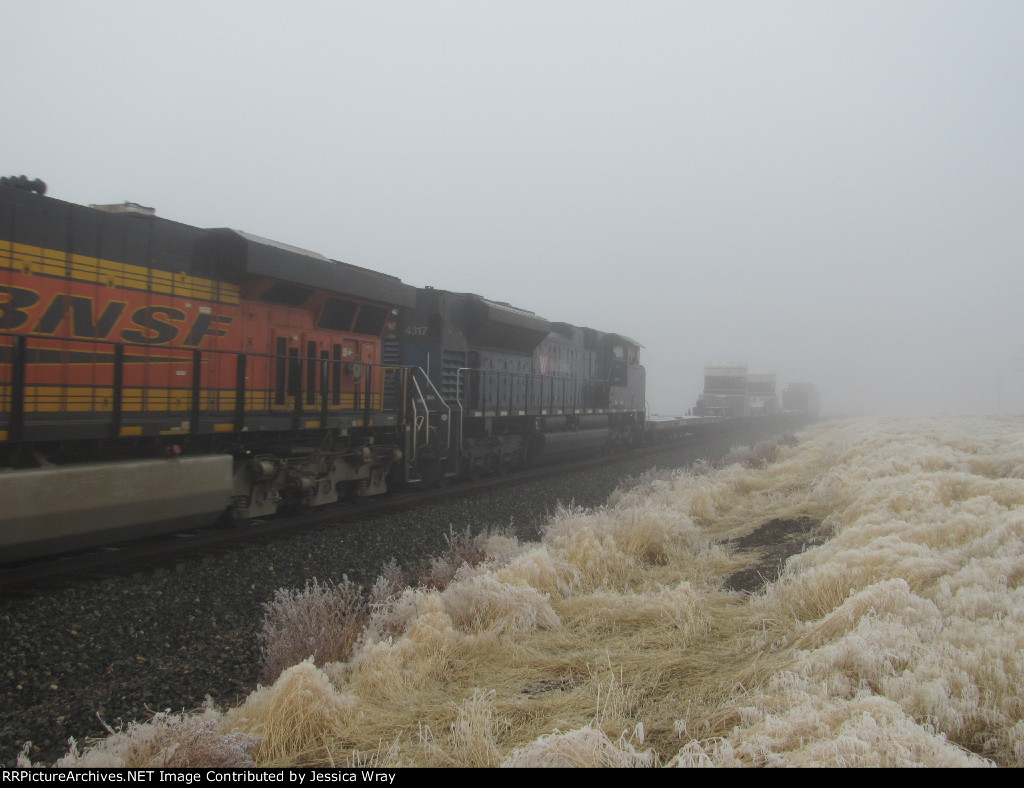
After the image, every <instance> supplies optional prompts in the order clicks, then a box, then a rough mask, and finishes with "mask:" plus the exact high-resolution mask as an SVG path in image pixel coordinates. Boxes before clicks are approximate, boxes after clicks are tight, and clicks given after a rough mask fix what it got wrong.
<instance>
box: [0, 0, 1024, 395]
mask: <svg viewBox="0 0 1024 788" xmlns="http://www.w3.org/2000/svg"><path fill="white" fill-rule="evenodd" d="M0 14H2V16H0V19H2V20H3V27H4V44H3V47H2V48H0V69H2V71H0V74H2V75H3V79H0V102H2V103H0V107H2V110H0V175H19V174H25V175H27V176H28V177H30V178H42V179H43V180H44V181H46V182H47V184H48V185H49V192H48V194H49V195H50V196H53V197H57V198H59V199H64V200H69V201H71V202H78V203H84V204H88V203H113V202H123V201H126V200H128V201H133V202H138V203H141V204H143V205H147V206H152V207H154V208H156V210H157V213H158V214H159V215H160V216H163V217H166V218H169V219H174V220H177V221H181V222H185V223H188V224H194V225H197V226H203V227H232V228H235V229H239V230H245V231H248V232H252V233H256V234H258V235H262V236H265V237H268V238H273V239H275V240H278V241H282V242H285V243H289V244H293V245H296V246H300V247H304V248H307V249H311V250H314V251H316V252H319V253H322V254H325V255H327V256H329V257H332V258H335V259H340V260H345V261H347V262H350V263H354V264H357V265H361V266H365V267H368V268H372V269H375V270H379V271H384V272H387V273H390V274H394V275H396V276H399V277H401V278H402V280H403V281H405V282H407V283H409V284H412V285H417V286H423V285H433V286H435V287H438V288H445V289H450V290H458V291H471V292H477V293H479V294H481V295H484V296H486V297H489V298H492V299H496V300H502V301H508V302H510V303H512V304H514V305H516V306H519V307H522V308H525V309H530V310H532V311H534V312H536V313H538V314H540V315H542V316H544V317H546V318H548V319H550V320H559V321H566V322H570V323H575V324H577V325H586V326H591V327H594V328H597V329H600V330H604V331H615V332H618V333H622V334H626V335H627V336H630V337H632V338H634V339H636V340H638V341H639V342H641V343H642V344H643V345H644V346H645V348H646V350H645V351H644V355H643V360H644V363H645V365H646V366H647V378H648V402H649V405H650V409H651V411H652V412H656V413H683V412H685V411H686V409H687V408H689V407H692V406H693V405H694V404H695V402H696V399H697V396H698V394H699V393H700V389H701V386H702V374H703V365H704V363H705V362H708V361H726V360H732V361H744V362H746V363H747V364H748V365H749V367H750V369H751V370H752V371H772V372H776V373H777V375H778V378H779V387H780V388H781V387H782V386H783V385H784V384H786V383H788V382H790V381H795V380H809V381H813V382H815V383H816V384H817V385H818V387H819V388H820V389H821V391H822V404H823V407H824V409H825V410H826V411H828V412H831V413H842V414H846V413H862V412H866V413H906V412H912V411H920V412H925V413H932V412H942V411H950V412H984V413H988V412H995V411H997V410H999V411H1002V412H1008V413H1021V412H1024V332H1022V327H1021V320H1020V318H1019V315H1020V302H1021V296H1022V293H1024V270H1022V269H1024V267H1022V265H1021V262H1022V251H1024V222H1022V214H1024V47H1022V46H1021V42H1022V41H1024V4H1022V3H1020V2H1018V0H1010V1H1009V2H993V1H992V0H970V1H969V2H952V1H950V0H924V1H923V2H916V1H915V2H909V1H907V0H884V1H883V2H875V1H874V0H855V1H853V2H823V1H819V0H813V1H808V2H797V1H795V0H790V1H787V2H770V0H750V1H749V2H743V1H737V0H731V1H730V0H707V1H704V0H701V1H694V2H687V1H686V0H669V1H667V2H651V1H646V2H645V1H644V0H625V1H624V2H613V1H612V0H583V1H581V2H575V1H572V0H545V1H544V2H539V1H537V0H510V1H508V2H506V1H505V0H464V1H461V2H456V1H452V0H445V1H440V0H408V1H405V0H392V1H391V2H389V1H388V0H373V2H368V1H367V0H355V1H353V2H348V0H330V1H328V2H304V1H303V0H294V1H293V2H289V3H283V2H257V1H255V0H246V1H244V2H219V1H218V0H203V1H202V2H192V1H191V0H173V1H172V2H148V1H147V2H138V1H137V0H136V2H121V1H120V0H116V1H115V0H90V2H88V3H83V2H77V1H71V0H69V1H66V2H57V1H55V0H38V1H37V2H32V3H28V2H24V0H0Z"/></svg>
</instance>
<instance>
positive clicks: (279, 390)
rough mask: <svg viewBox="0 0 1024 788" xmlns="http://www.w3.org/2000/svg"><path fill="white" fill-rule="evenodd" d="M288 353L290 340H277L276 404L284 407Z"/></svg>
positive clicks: (281, 338)
mask: <svg viewBox="0 0 1024 788" xmlns="http://www.w3.org/2000/svg"><path fill="white" fill-rule="evenodd" d="M287 352H288V340H287V339H285V338H284V337H278V338H277V369H276V370H275V371H274V404H275V405H284V382H285V363H286V362H285V353H287Z"/></svg>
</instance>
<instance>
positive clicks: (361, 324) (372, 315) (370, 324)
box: [352, 304, 388, 336]
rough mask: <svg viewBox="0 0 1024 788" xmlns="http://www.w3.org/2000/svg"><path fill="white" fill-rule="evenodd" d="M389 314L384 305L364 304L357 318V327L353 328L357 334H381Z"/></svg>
mask: <svg viewBox="0 0 1024 788" xmlns="http://www.w3.org/2000/svg"><path fill="white" fill-rule="evenodd" d="M387 315H388V312H387V310H386V309H385V308H384V307H382V306H368V305H365V304H364V305H363V308H362V309H360V310H359V318H358V319H357V320H356V325H355V328H353V329H352V330H353V331H355V332H356V333H357V334H370V335H372V336H380V332H381V331H383V330H384V319H385V318H386V317H387Z"/></svg>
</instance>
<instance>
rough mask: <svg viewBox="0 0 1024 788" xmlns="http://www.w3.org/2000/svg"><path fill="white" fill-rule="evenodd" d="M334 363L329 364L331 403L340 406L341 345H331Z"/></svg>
mask: <svg viewBox="0 0 1024 788" xmlns="http://www.w3.org/2000/svg"><path fill="white" fill-rule="evenodd" d="M332 353H333V354H334V362H333V363H332V364H331V392H332V393H331V403H332V404H333V405H340V404H341V345H332Z"/></svg>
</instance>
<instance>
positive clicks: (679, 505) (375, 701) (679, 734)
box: [218, 419, 1024, 766]
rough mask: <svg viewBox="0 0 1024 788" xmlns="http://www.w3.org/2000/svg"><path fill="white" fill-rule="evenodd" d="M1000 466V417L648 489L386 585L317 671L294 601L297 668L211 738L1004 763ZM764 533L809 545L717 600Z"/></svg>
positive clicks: (743, 758)
mask: <svg viewBox="0 0 1024 788" xmlns="http://www.w3.org/2000/svg"><path fill="white" fill-rule="evenodd" d="M1015 452H1016V454H1015ZM1022 457H1024V422H1022V421H1021V420H1013V421H1008V420H1005V419H1002V420H991V419H989V420H987V419H964V420H953V419H947V420H869V421H868V420H862V421H851V422H841V423H829V424H822V425H818V426H816V427H815V428H814V429H812V430H810V431H808V432H805V433H802V434H801V436H800V443H799V445H793V442H792V441H783V442H780V443H778V444H777V445H776V446H774V447H773V448H771V449H764V450H761V449H759V450H757V451H751V452H749V453H745V454H744V453H741V454H738V455H736V460H737V461H736V462H734V463H732V464H730V465H727V466H724V467H721V468H717V469H714V468H701V469H698V470H697V471H696V472H672V473H659V474H651V475H649V476H648V477H645V478H644V479H642V480H641V481H640V483H639V484H635V485H633V486H632V487H630V488H624V489H622V490H619V491H617V492H616V493H615V495H613V496H612V498H611V499H610V500H609V504H608V506H606V507H602V508H599V509H597V510H594V511H584V510H581V509H578V508H573V507H563V508H561V509H559V511H558V512H557V513H556V514H555V516H554V517H553V518H552V520H551V522H550V523H549V524H548V526H547V528H546V530H545V532H544V535H543V538H542V540H541V542H540V543H539V544H530V545H521V544H519V543H518V542H517V541H516V540H515V539H514V537H512V536H510V535H508V534H500V535H481V536H478V537H472V536H471V535H470V533H469V531H466V532H465V534H464V535H461V536H459V537H455V536H454V535H453V536H452V538H451V539H450V540H449V545H450V548H451V549H450V550H449V551H447V552H446V555H445V556H442V557H441V558H439V559H437V560H436V561H434V562H431V564H430V565H428V566H426V567H425V568H424V569H423V570H421V571H420V572H418V573H414V574H413V575H412V576H414V577H417V578H418V582H417V583H416V585H415V586H414V587H406V586H404V575H403V573H402V572H401V571H400V570H399V569H398V567H397V566H395V565H394V564H393V563H392V564H390V565H389V566H388V567H385V571H384V572H383V573H382V576H381V578H380V579H378V581H377V582H376V583H375V584H374V586H373V588H372V589H371V591H370V593H369V595H368V597H367V598H366V599H365V600H362V602H361V603H360V604H362V605H364V607H365V618H364V621H365V627H363V628H362V632H361V634H359V636H358V637H357V638H356V639H355V640H354V641H351V640H349V641H348V645H346V646H345V648H344V649H340V650H339V651H338V652H337V654H338V656H337V657H336V658H335V660H336V661H329V660H330V657H328V656H326V655H327V653H328V652H327V650H326V649H320V648H319V647H316V648H314V649H313V650H310V647H311V646H312V645H315V644H314V643H313V641H314V640H315V639H316V638H317V637H320V636H322V635H326V633H328V632H329V631H331V626H329V623H330V622H332V621H334V620H336V618H337V615H336V614H331V615H325V614H321V613H320V612H318V611H322V610H327V609H332V608H330V604H329V602H330V600H329V599H328V597H332V596H337V588H335V589H334V590H331V589H330V588H328V587H327V586H321V585H319V584H316V583H315V581H314V584H313V586H312V587H307V592H306V593H305V594H304V595H302V594H296V593H294V592H293V593H292V594H291V595H287V594H286V595H284V596H282V597H281V599H280V600H278V601H280V602H281V604H280V605H279V606H278V607H279V608H281V609H282V610H283V611H285V612H287V613H288V615H287V616H284V619H285V620H286V622H291V621H292V620H294V621H296V622H298V623H297V624H294V625H293V624H292V623H287V625H286V623H278V624H275V626H276V627H277V630H276V631H277V632H279V633H281V636H282V637H285V638H291V639H293V640H295V641H296V642H298V643H299V644H301V647H300V648H297V649H293V651H292V652H290V653H291V654H292V656H290V657H288V659H305V658H306V657H308V656H310V654H313V655H314V659H315V660H316V665H319V666H320V667H317V666H316V665H314V664H313V661H307V662H302V663H301V664H299V665H297V666H295V667H290V668H288V669H287V670H285V671H284V672H283V673H281V675H280V678H279V679H278V680H277V681H276V682H275V683H274V685H273V686H272V687H269V688H261V689H260V690H259V691H258V692H256V693H254V694H253V695H252V696H250V698H249V699H248V700H247V701H246V703H245V704H244V705H243V706H241V707H240V708H238V709H234V710H232V711H230V712H228V713H227V714H225V715H224V719H223V720H222V721H221V723H220V725H221V727H219V728H218V730H221V731H223V730H225V729H227V726H230V727H231V730H234V731H236V732H237V733H239V734H242V735H248V736H253V737H259V739H260V741H261V743H260V745H259V746H258V747H256V748H254V749H253V750H252V752H253V757H254V759H255V760H256V761H257V763H259V764H261V765H270V764H325V765H360V764H373V765H377V766H398V765H405V766H414V765H415V766H498V765H504V766H655V765H659V764H667V765H671V766H803V765H833V766H910V765H917V766H979V765H991V764H993V763H995V764H998V765H1002V766H1024V459H1022ZM781 518H798V519H799V518H808V519H812V520H815V521H821V522H822V523H823V526H822V535H824V536H828V537H830V538H828V540H827V541H825V542H824V543H823V544H816V545H815V546H807V549H805V550H804V551H803V552H800V553H798V554H796V555H793V556H792V557H791V558H790V559H789V560H788V562H787V564H786V567H785V569H784V571H783V573H782V575H781V577H780V578H779V579H778V580H777V581H776V582H774V583H770V584H768V585H767V587H765V588H764V590H763V591H761V592H760V593H757V594H755V595H753V596H749V595H743V594H740V593H737V592H730V591H727V590H724V582H725V577H726V575H727V573H729V572H731V571H733V570H735V569H736V568H737V566H739V565H742V566H744V567H747V566H749V564H746V563H744V562H745V561H749V560H752V559H750V558H747V557H744V556H739V557H737V556H733V555H730V554H729V552H728V550H727V549H726V547H724V546H723V544H722V543H723V542H724V541H725V540H730V541H732V540H735V539H737V538H738V537H742V536H746V535H749V534H751V533H752V532H753V531H754V530H755V529H757V528H758V527H759V526H760V525H762V524H764V523H766V522H767V521H769V520H773V519H781ZM815 541H816V540H815ZM744 555H746V554H744ZM325 589H326V590H325ZM328 591H330V593H327V592H328ZM300 597H301V599H300ZM331 604H333V603H331ZM303 606H308V607H309V608H310V610H309V611H306V612H303V613H301V614H299V613H298V612H296V611H298V610H300V609H304V607H303ZM353 606H354V607H355V603H353ZM277 609H278V608H274V610H277ZM268 610H269V606H268ZM359 610H363V608H359ZM314 613H315V614H314ZM332 615H333V616H334V618H332ZM360 615H362V613H360ZM342 618H344V617H342ZM349 620H351V621H353V622H354V621H356V616H355V615H352V616H350V617H349ZM325 621H326V622H328V623H327V624H325V623H324V622H325ZM289 627H291V628H289ZM318 627H319V628H318ZM293 633H294V634H293ZM332 637H333V636H332ZM302 652H308V653H302ZM282 653H284V651H283V650H282ZM299 654H301V656H298V655H299ZM282 661H287V660H286V659H284V658H282Z"/></svg>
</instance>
